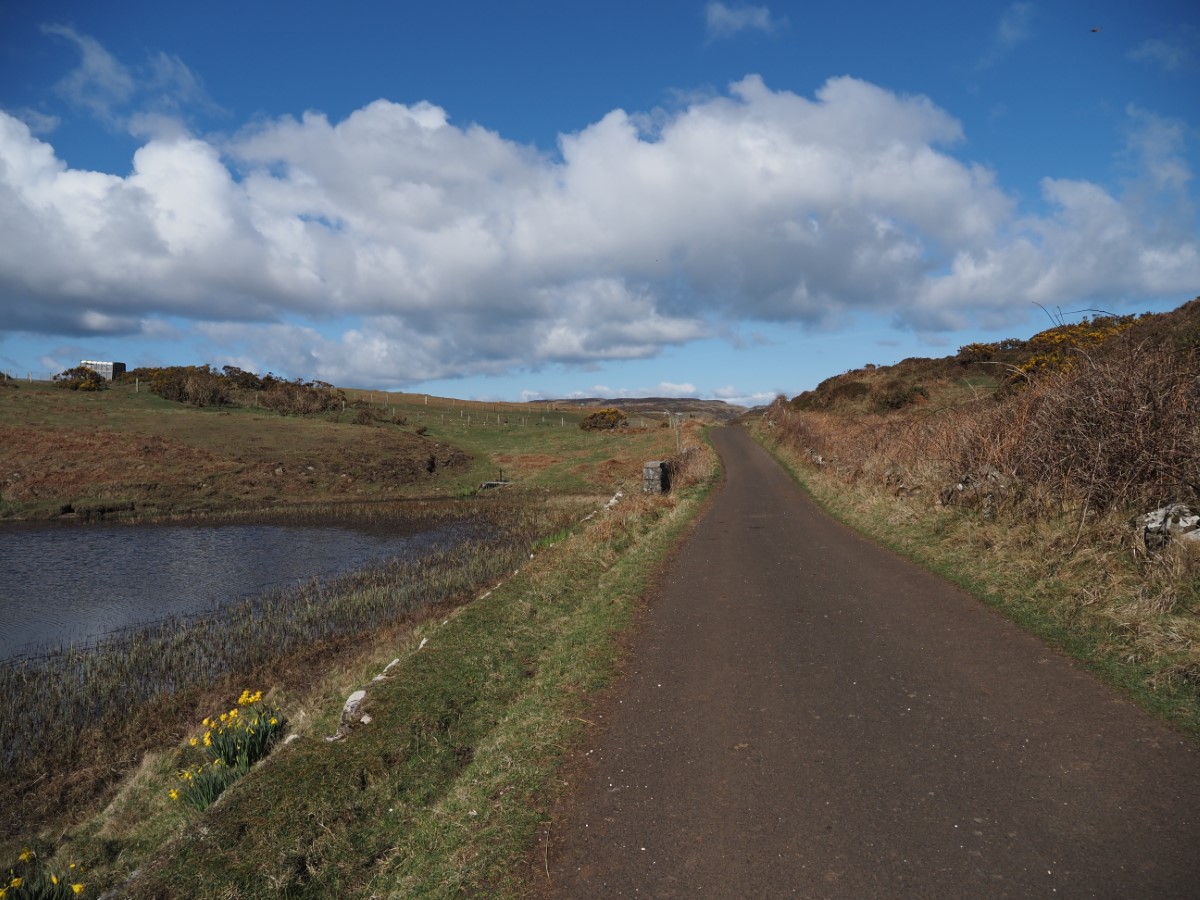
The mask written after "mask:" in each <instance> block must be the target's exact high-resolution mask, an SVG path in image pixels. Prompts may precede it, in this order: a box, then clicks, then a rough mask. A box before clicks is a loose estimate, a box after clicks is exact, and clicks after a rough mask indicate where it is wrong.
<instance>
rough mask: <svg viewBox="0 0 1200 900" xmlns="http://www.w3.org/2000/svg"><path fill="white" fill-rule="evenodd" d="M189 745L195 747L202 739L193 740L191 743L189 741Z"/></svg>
mask: <svg viewBox="0 0 1200 900" xmlns="http://www.w3.org/2000/svg"><path fill="white" fill-rule="evenodd" d="M188 743H189V744H191V745H192V746H193V747H195V746H196V745H197V744H199V743H200V738H192V739H191V740H190V741H188Z"/></svg>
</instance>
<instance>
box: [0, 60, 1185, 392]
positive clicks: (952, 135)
mask: <svg viewBox="0 0 1200 900" xmlns="http://www.w3.org/2000/svg"><path fill="white" fill-rule="evenodd" d="M162 69H163V73H164V74H163V76H162V77H163V78H164V79H166V80H171V79H174V80H175V82H179V83H181V79H182V81H184V82H185V81H186V79H185V78H184V77H183V76H182V75H181V74H180V73H179V72H178V70H177V69H176V68H175V67H174V66H173V64H172V63H170V61H169V60H168V61H165V62H163V63H162ZM172 73H174V74H172ZM1129 119H1130V122H1131V137H1130V141H1129V146H1130V148H1131V149H1130V151H1129V156H1130V158H1131V159H1132V160H1133V161H1134V164H1136V165H1138V166H1139V167H1140V168H1141V169H1142V170H1144V171H1145V172H1148V173H1150V174H1148V175H1147V176H1146V177H1145V178H1144V179H1143V180H1142V182H1141V188H1140V189H1139V193H1138V194H1137V196H1136V197H1134V196H1133V195H1132V194H1131V196H1129V197H1125V196H1116V195H1114V194H1112V193H1110V192H1109V191H1106V190H1105V189H1103V188H1101V187H1099V186H1098V185H1095V184H1091V183H1088V182H1080V181H1069V180H1063V179H1054V178H1047V179H1046V180H1045V181H1044V182H1043V188H1042V190H1043V197H1044V200H1045V203H1046V206H1047V209H1048V212H1046V213H1044V214H1042V215H1037V216H1031V215H1027V214H1022V213H1021V211H1020V210H1018V209H1017V206H1016V204H1015V202H1014V200H1013V199H1012V197H1010V196H1009V194H1008V193H1006V192H1005V190H1004V189H1003V187H1002V185H1001V183H1000V180H999V176H998V174H997V173H996V172H994V171H992V170H991V169H989V168H987V167H985V166H982V165H978V164H975V163H973V162H971V161H970V160H968V159H964V158H962V157H961V156H960V155H959V151H960V150H961V148H962V146H963V139H964V135H963V132H962V127H961V125H960V123H959V122H958V121H957V120H956V119H955V118H954V117H953V116H951V115H950V114H949V113H948V112H946V111H945V110H943V109H941V108H939V107H938V106H937V105H936V104H934V103H933V102H932V101H931V100H930V99H928V98H926V97H921V96H906V95H901V94H897V93H895V92H893V91H889V90H887V89H885V88H882V87H879V86H877V85H874V84H870V83H868V82H865V81H862V80H858V79H854V78H849V77H841V78H834V79H831V80H829V81H828V82H826V83H825V84H824V85H822V86H821V87H820V88H819V89H818V90H817V91H816V92H815V94H814V95H813V96H811V97H806V96H802V95H800V94H796V93H793V92H789V91H783V90H773V89H772V88H770V87H768V86H767V85H766V84H765V83H764V82H763V81H762V79H760V78H758V77H757V76H748V77H746V78H744V79H742V80H741V81H739V82H736V83H734V84H733V85H730V86H729V88H728V90H727V92H725V93H722V94H719V95H716V96H712V95H706V96H702V97H696V98H693V99H692V100H690V101H689V102H687V103H685V104H684V105H682V106H681V107H680V108H679V109H678V110H676V111H674V112H670V113H662V114H659V115H656V116H654V117H652V118H651V117H643V116H639V115H636V114H627V113H626V112H624V111H621V110H614V111H613V112H611V113H609V114H608V115H606V116H604V117H603V118H601V119H600V120H599V121H597V122H594V123H593V124H591V125H589V126H588V127H586V128H584V129H582V130H580V131H578V132H574V133H570V134H563V135H561V137H560V139H559V145H558V147H557V152H556V153H547V152H544V151H541V150H538V149H536V148H532V147H529V146H526V145H522V144H519V143H516V142H513V141H511V140H508V139H506V138H504V137H503V136H502V135H500V134H497V133H496V132H494V131H490V130H488V129H485V128H482V127H480V126H477V125H471V124H467V125H459V124H456V123H454V122H453V120H452V119H451V117H450V115H449V113H448V112H447V111H446V110H443V109H441V108H440V107H438V106H435V105H433V104H431V103H416V104H411V105H406V104H400V103H394V102H390V101H387V100H378V101H375V102H373V103H371V104H368V105H367V106H364V107H362V108H361V109H358V110H355V111H354V112H352V113H351V114H350V115H348V116H346V117H345V118H344V119H341V120H340V121H332V120H330V119H329V118H328V117H327V116H325V115H323V114H321V113H318V112H309V113H306V114H305V115H303V116H301V117H299V118H295V117H290V116H284V117H280V118H277V119H271V120H266V121H262V122H259V123H257V124H255V125H253V126H250V127H247V128H245V129H243V130H240V131H236V132H234V133H232V134H228V135H225V136H217V137H207V138H200V137H197V136H195V135H192V134H189V133H188V132H187V131H186V129H185V128H183V127H182V126H178V123H176V124H177V127H176V128H174V129H159V130H151V131H148V132H147V133H146V136H145V137H144V138H143V143H142V145H141V147H140V148H139V149H138V150H137V152H136V154H135V155H134V157H133V160H132V169H131V171H130V172H129V173H128V174H126V175H123V176H118V175H112V174H106V173H102V172H90V171H83V170H78V169H72V168H70V167H68V166H67V165H66V164H65V163H64V162H63V161H62V160H61V159H59V158H58V156H57V155H56V153H55V151H54V148H53V147H52V146H51V144H49V143H47V142H46V141H45V140H43V139H40V138H39V137H38V136H36V135H35V134H33V133H32V132H31V130H30V128H29V127H28V126H27V125H26V124H24V123H23V122H22V121H21V120H19V119H17V118H16V117H14V116H11V115H7V114H4V113H0V330H5V331H25V332H37V333H43V334H49V335H62V336H76V337H82V336H87V335H96V334H104V335H116V334H131V335H132V334H140V335H153V334H158V333H162V332H163V330H164V329H166V328H167V327H168V326H167V325H165V324H164V323H165V322H166V321H168V320H170V321H171V322H172V323H177V322H178V320H183V321H184V322H188V321H190V322H192V323H194V324H192V325H191V326H190V327H191V328H192V329H193V330H194V331H195V333H196V334H197V335H198V336H199V337H200V338H202V339H203V340H205V341H207V342H208V343H209V346H212V347H213V348H215V349H216V350H217V351H218V352H219V353H220V354H222V355H223V356H224V358H227V359H231V360H233V359H236V360H247V359H257V360H258V361H259V368H261V369H262V370H264V371H265V370H266V369H272V370H274V371H276V372H278V373H281V374H296V375H303V376H305V377H316V378H321V379H324V380H327V381H331V382H335V383H364V382H370V383H374V384H380V385H393V386H400V385H405V384H413V383H416V382H419V381H422V380H428V379H434V378H450V377H456V376H466V375H473V374H500V373H505V372H512V371H517V370H536V369H538V368H540V367H542V366H547V365H577V366H585V367H586V366H589V365H596V364H598V363H601V362H604V361H608V360H621V359H634V358H646V357H652V356H654V355H656V354H658V353H659V352H660V351H661V350H662V349H663V348H664V347H668V346H672V345H681V344H685V343H688V342H691V341H695V340H699V339H702V338H706V337H712V336H719V335H721V334H722V333H726V332H728V331H729V329H730V328H731V326H736V325H737V323H744V322H755V321H757V322H788V323H801V324H809V325H820V324H828V323H835V322H839V321H843V320H844V319H845V318H847V317H850V316H853V314H854V313H855V312H860V311H870V312H876V313H880V312H882V313H885V314H890V315H891V316H893V317H894V318H895V320H896V321H897V322H898V323H899V324H901V325H903V326H906V327H911V328H916V329H925V330H929V329H939V328H953V327H958V326H960V325H962V324H964V323H966V322H968V321H972V320H978V321H986V322H993V321H1003V320H1004V319H1005V317H1006V316H1011V315H1013V313H1014V311H1019V313H1020V314H1024V312H1025V311H1026V310H1027V309H1028V307H1029V304H1030V303H1031V302H1035V301H1036V302H1041V303H1044V304H1063V305H1069V304H1074V303H1077V302H1079V301H1093V302H1103V301H1105V300H1118V301H1119V300H1124V299H1128V298H1140V297H1148V296H1169V295H1172V294H1175V295H1179V294H1181V293H1186V292H1188V291H1193V292H1194V290H1195V285H1196V284H1197V283H1200V248H1198V242H1197V239H1196V235H1195V232H1194V228H1193V227H1192V226H1191V225H1189V224H1187V222H1188V221H1190V220H1189V219H1188V216H1187V215H1186V210H1187V208H1189V204H1188V203H1177V204H1175V205H1174V206H1171V205H1170V204H1168V205H1166V206H1164V205H1162V204H1157V205H1156V204H1155V203H1152V202H1150V199H1148V198H1151V199H1152V197H1153V196H1158V195H1162V194H1167V195H1170V196H1172V197H1175V198H1179V197H1184V198H1185V199H1186V192H1187V191H1188V190H1189V189H1190V188H1189V179H1190V172H1188V171H1187V170H1186V166H1185V165H1184V164H1183V163H1182V162H1181V160H1182V159H1183V156H1182V154H1181V153H1180V152H1179V150H1180V142H1181V141H1182V140H1183V139H1184V134H1183V131H1182V130H1181V129H1178V128H1175V127H1174V126H1172V125H1171V123H1169V122H1166V121H1164V120H1159V119H1156V118H1154V117H1153V116H1152V115H1151V114H1149V113H1147V112H1145V111H1141V110H1135V109H1131V110H1130V111H1129ZM1181 166H1183V168H1180V167H1181ZM1171 210H1175V212H1174V213H1173V214H1177V215H1178V216H1180V217H1181V218H1182V220H1183V221H1184V224H1183V225H1181V226H1180V227H1169V226H1170V222H1169V220H1168V218H1166V217H1167V216H1168V213H1170V211H1171ZM169 327H170V328H175V327H177V325H176V324H172V325H170V326H169ZM735 330H736V329H735ZM671 387H672V386H669V385H668V386H667V388H671ZM690 387H691V386H690V385H675V386H674V388H678V389H679V390H682V389H683V388H690ZM733 393H734V394H736V392H733ZM681 395H687V392H684V393H683V394H681Z"/></svg>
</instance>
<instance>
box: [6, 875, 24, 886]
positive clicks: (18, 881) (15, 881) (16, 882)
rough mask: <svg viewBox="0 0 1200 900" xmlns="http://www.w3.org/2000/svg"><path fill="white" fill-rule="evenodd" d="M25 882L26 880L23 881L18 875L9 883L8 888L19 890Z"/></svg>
mask: <svg viewBox="0 0 1200 900" xmlns="http://www.w3.org/2000/svg"><path fill="white" fill-rule="evenodd" d="M23 880H24V879H22V878H21V876H20V875H16V876H14V877H13V880H12V881H10V882H9V883H8V886H9V887H10V888H19V887H20V886H21V882H22V881H23Z"/></svg>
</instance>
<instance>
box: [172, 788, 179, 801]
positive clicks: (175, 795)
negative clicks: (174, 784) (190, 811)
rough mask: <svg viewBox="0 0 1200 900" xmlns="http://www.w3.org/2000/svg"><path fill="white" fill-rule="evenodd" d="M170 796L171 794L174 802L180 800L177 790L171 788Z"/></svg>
mask: <svg viewBox="0 0 1200 900" xmlns="http://www.w3.org/2000/svg"><path fill="white" fill-rule="evenodd" d="M170 794H171V799H172V800H178V799H179V791H177V790H176V789H175V788H171V790H170Z"/></svg>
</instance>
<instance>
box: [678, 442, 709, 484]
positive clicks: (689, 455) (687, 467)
mask: <svg viewBox="0 0 1200 900" xmlns="http://www.w3.org/2000/svg"><path fill="white" fill-rule="evenodd" d="M667 465H668V467H669V469H670V472H671V489H672V490H679V489H680V488H685V487H689V486H691V485H696V484H702V483H704V482H705V481H707V480H708V479H709V478H711V477H712V474H713V472H714V471H716V458H715V454H714V453H713V449H712V447H710V446H709V445H708V444H703V443H695V444H689V445H688V446H686V447H684V448H683V450H681V451H680V452H679V453H677V454H675V455H674V456H672V457H671V458H670V459H669V460H668V461H667Z"/></svg>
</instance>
